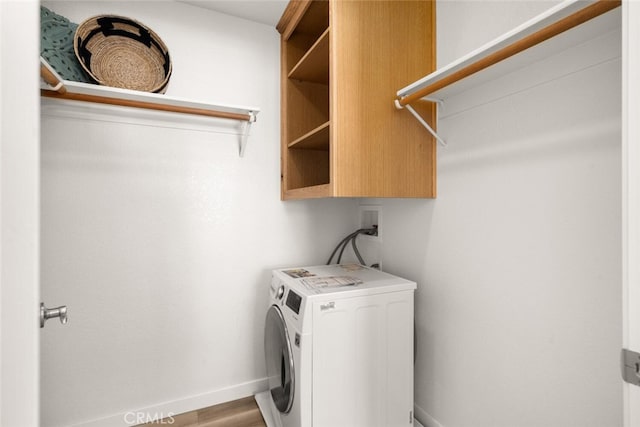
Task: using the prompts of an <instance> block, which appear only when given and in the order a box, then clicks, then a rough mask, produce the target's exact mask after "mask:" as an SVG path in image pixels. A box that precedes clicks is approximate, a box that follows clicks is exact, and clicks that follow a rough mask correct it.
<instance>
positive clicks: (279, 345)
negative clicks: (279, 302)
mask: <svg viewBox="0 0 640 427" xmlns="http://www.w3.org/2000/svg"><path fill="white" fill-rule="evenodd" d="M264 350H265V356H266V362H267V377H268V380H269V390H270V391H271V397H272V398H273V402H274V403H275V405H276V408H278V410H279V411H280V412H283V413H285V414H287V413H289V411H290V410H291V406H292V405H293V396H294V390H295V381H294V375H293V372H294V366H293V353H291V342H290V340H289V334H288V333H287V325H286V323H285V321H284V317H282V312H281V311H280V309H279V308H278V306H276V305H272V306H271V307H270V308H269V311H268V312H267V320H266V323H265V327H264Z"/></svg>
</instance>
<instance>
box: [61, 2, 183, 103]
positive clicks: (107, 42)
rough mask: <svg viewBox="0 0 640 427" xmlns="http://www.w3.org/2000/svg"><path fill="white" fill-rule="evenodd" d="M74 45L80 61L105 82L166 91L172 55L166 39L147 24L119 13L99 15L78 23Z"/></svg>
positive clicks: (99, 80) (120, 86)
mask: <svg viewBox="0 0 640 427" xmlns="http://www.w3.org/2000/svg"><path fill="white" fill-rule="evenodd" d="M73 49H74V51H75V54H76V57H77V58H78V60H79V61H80V64H81V65H82V67H83V68H84V69H85V71H86V72H87V73H89V75H90V76H91V77H92V78H93V79H95V81H96V82H97V83H99V84H101V85H105V86H114V87H119V88H124V89H133V90H140V91H145V92H156V93H164V92H165V91H166V90H167V85H168V83H169V77H171V70H172V65H171V58H170V57H169V50H168V49H167V47H166V46H165V44H164V42H163V41H162V40H161V39H160V37H158V35H157V34H156V33H154V32H153V31H152V30H151V29H149V28H147V27H146V26H145V25H143V24H141V23H140V22H137V21H135V20H133V19H130V18H126V17H123V16H116V15H99V16H94V17H92V18H89V19H87V20H86V21H84V22H83V23H81V24H80V25H79V26H78V29H77V30H76V33H75V38H74V41H73Z"/></svg>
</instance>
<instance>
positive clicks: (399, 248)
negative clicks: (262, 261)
mask: <svg viewBox="0 0 640 427" xmlns="http://www.w3.org/2000/svg"><path fill="white" fill-rule="evenodd" d="M484 3H485V2H463V3H460V2H455V3H452V2H440V3H439V4H438V30H439V31H438V51H439V59H441V58H443V57H445V58H446V61H442V60H440V63H441V64H444V63H446V62H448V61H450V60H452V59H454V58H456V57H458V56H461V55H463V54H465V53H467V52H468V51H470V50H472V49H475V48H476V47H478V46H480V45H482V44H484V43H485V42H487V41H488V40H489V39H491V37H494V36H495V35H496V34H488V30H487V28H488V27H489V25H487V22H494V21H495V22H496V23H497V24H496V25H498V27H501V26H503V27H504V28H501V29H500V28H499V31H504V30H507V29H510V28H512V27H515V26H516V25H519V24H520V23H522V22H523V21H524V20H526V19H529V18H530V17H531V15H535V14H536V13H538V12H540V11H541V10H542V9H544V8H546V7H548V6H549V4H544V5H543V6H542V9H541V10H535V9H536V8H537V7H538V6H539V5H538V4H536V3H535V2H507V3H500V4H501V5H504V8H503V9H500V10H501V12H500V11H497V10H496V8H495V7H494V6H495V5H496V4H489V5H488V8H487V9H486V10H484V9H483V6H484ZM483 10H484V11H485V12H486V15H485V14H484V13H483ZM492 14H493V15H492ZM493 16H495V19H493ZM458 18H460V20H461V21H462V22H465V25H459V21H458ZM471 18H473V19H471ZM507 24H510V25H507ZM461 27H463V28H464V31H460V28H461ZM617 37H618V36H616V35H615V34H613V35H610V36H609V37H608V38H605V39H603V40H599V41H597V42H595V43H593V44H589V45H588V46H584V47H583V48H581V49H576V50H574V51H571V52H564V53H563V54H562V55H560V57H557V58H554V59H553V60H551V61H548V62H545V63H541V64H538V65H536V66H533V67H531V69H529V70H523V71H520V72H518V73H516V75H513V76H506V77H505V78H503V79H501V80H500V81H498V82H495V83H494V84H492V85H491V86H490V88H488V89H487V90H484V91H483V90H478V91H475V92H474V93H468V94H462V95H460V96H459V97H457V99H456V100H452V102H445V105H444V109H443V111H442V113H443V117H442V119H441V121H440V124H439V132H440V133H441V135H442V136H443V137H444V138H445V139H446V140H447V142H448V147H447V148H445V149H442V148H439V150H438V180H439V182H438V198H437V199H435V200H431V201H425V200H367V201H364V202H363V203H380V204H381V205H382V209H383V215H384V229H383V230H382V232H383V233H384V245H383V253H382V263H383V266H384V268H385V270H387V271H389V272H391V273H396V274H399V275H404V276H407V277H408V278H410V279H413V280H415V281H417V282H418V290H417V293H416V324H417V337H418V343H417V348H418V356H417V362H416V381H415V397H416V405H417V408H416V414H417V416H418V417H419V418H420V419H421V420H422V422H423V423H424V424H425V425H426V426H429V427H434V426H444V427H489V426H490V427H501V426H502V427H513V426H517V427H526V426H545V427H568V426H593V427H603V426H607V427H614V426H620V425H622V393H621V390H622V389H621V387H620V384H621V382H620V374H619V366H618V363H619V351H620V347H621V287H620V283H621V258H620V257H621V253H620V251H621V249H620V248H621V238H620V233H621V220H620V218H621V211H620V206H621V187H620V137H621V135H620V60H619V58H618V59H615V58H614V59H610V58H609V59H605V60H602V59H601V57H602V55H604V54H606V53H607V52H609V53H611V52H612V53H613V56H614V57H615V56H619V38H617ZM603 52H604V53H603ZM605 56H606V55H605ZM580 61H582V63H586V65H585V66H581V67H579V68H580V69H578V70H573V69H571V70H569V71H567V73H566V74H565V70H564V67H565V66H568V67H571V66H573V65H574V64H577V63H578V62H580ZM565 62H568V64H565ZM541 75H555V76H556V77H554V78H551V79H549V80H548V81H536V79H538V78H539V76H541ZM531 81H536V84H535V85H534V86H531V85H530V84H529V82H531ZM489 89H490V90H489ZM465 96H466V99H465ZM452 106H455V108H456V110H455V112H453V111H452Z"/></svg>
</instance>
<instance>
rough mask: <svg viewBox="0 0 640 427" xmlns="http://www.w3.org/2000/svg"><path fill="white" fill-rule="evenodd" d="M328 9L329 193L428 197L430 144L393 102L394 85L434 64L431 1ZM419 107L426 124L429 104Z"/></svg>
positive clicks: (431, 112)
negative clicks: (329, 91) (329, 86)
mask: <svg viewBox="0 0 640 427" xmlns="http://www.w3.org/2000/svg"><path fill="white" fill-rule="evenodd" d="M330 6H331V14H330V16H331V35H332V44H331V61H332V62H331V107H330V108H331V131H332V135H331V142H332V145H331V150H332V153H333V155H332V161H333V163H332V174H331V179H332V181H333V182H335V184H334V185H335V195H337V196H357V197H434V196H435V154H436V153H435V148H436V147H435V144H434V142H433V140H432V138H431V136H430V135H428V134H427V132H426V131H425V129H424V128H422V127H421V126H420V124H419V123H417V122H416V121H415V119H413V117H411V115H410V114H408V112H407V111H401V110H397V109H396V108H395V106H394V103H393V99H394V96H395V94H396V91H397V90H398V89H400V88H401V87H404V86H405V85H406V84H408V83H410V82H412V81H414V79H417V78H420V77H421V76H424V75H425V74H428V73H429V72H431V71H432V70H433V69H434V66H435V44H434V36H433V33H434V28H435V27H434V18H435V13H434V3H433V2H431V1H375V2H366V1H364V2H363V1H331V2H330ZM418 108H421V107H418ZM424 108H425V109H426V110H425V111H424V113H426V116H425V117H427V120H428V121H430V122H431V123H433V122H434V121H435V120H434V119H435V109H434V106H433V105H425V106H424ZM433 124H435V123H433Z"/></svg>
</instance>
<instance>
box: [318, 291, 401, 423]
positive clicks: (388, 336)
mask: <svg viewBox="0 0 640 427" xmlns="http://www.w3.org/2000/svg"><path fill="white" fill-rule="evenodd" d="M313 325H314V327H313V346H312V347H313V411H312V412H313V425H314V426H319V427H320V426H322V427H339V426H349V427H375V426H378V427H394V426H407V425H409V424H410V422H411V412H412V410H413V291H403V292H396V293H390V294H382V295H373V296H367V297H357V298H346V299H337V300H335V301H324V302H317V303H314V306H313Z"/></svg>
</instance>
